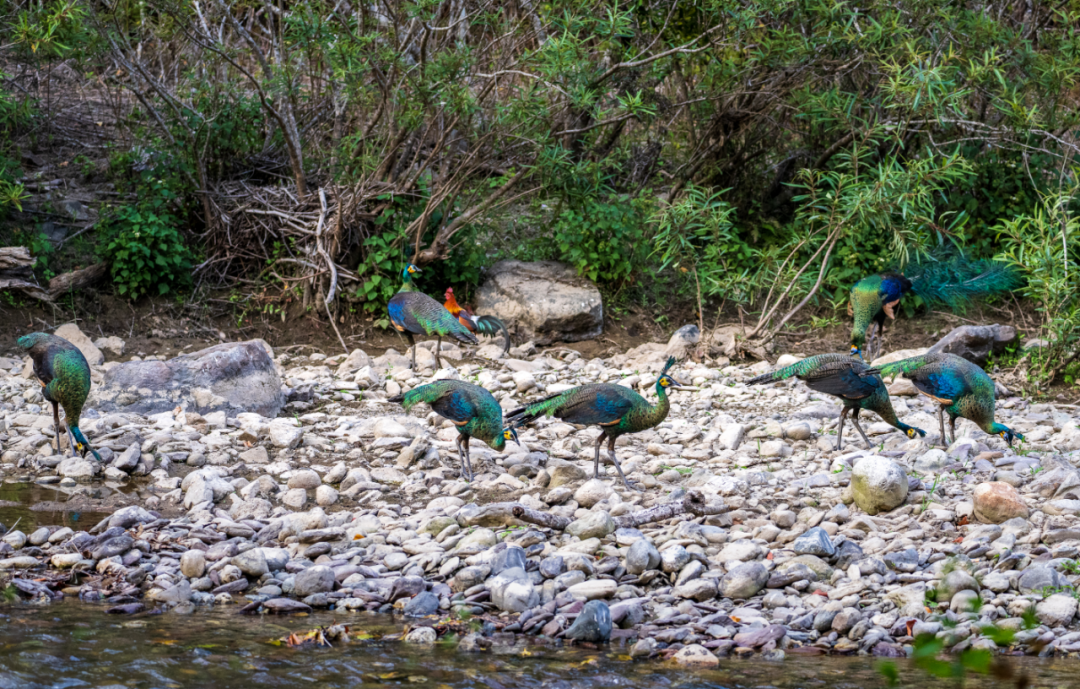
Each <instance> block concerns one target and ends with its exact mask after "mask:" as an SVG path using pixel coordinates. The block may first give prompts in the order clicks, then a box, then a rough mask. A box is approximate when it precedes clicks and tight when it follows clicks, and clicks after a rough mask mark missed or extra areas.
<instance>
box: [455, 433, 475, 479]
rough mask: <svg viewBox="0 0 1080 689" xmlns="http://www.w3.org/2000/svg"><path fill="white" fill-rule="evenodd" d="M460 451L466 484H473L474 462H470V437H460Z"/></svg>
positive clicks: (461, 435)
mask: <svg viewBox="0 0 1080 689" xmlns="http://www.w3.org/2000/svg"><path fill="white" fill-rule="evenodd" d="M458 450H459V451H460V452H461V457H462V459H461V467H462V470H463V471H462V473H463V474H464V477H465V483H472V462H471V461H469V436H468V435H464V434H460V435H458Z"/></svg>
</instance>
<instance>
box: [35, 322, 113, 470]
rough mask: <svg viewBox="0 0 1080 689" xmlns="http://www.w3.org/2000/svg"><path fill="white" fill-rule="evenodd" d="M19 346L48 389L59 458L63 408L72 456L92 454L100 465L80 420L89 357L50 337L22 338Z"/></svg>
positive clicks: (86, 387)
mask: <svg viewBox="0 0 1080 689" xmlns="http://www.w3.org/2000/svg"><path fill="white" fill-rule="evenodd" d="M18 344H19V346H20V347H22V348H23V349H25V350H27V352H28V353H29V354H30V358H31V359H32V360H33V362H34V375H36V376H37V377H38V380H39V381H41V385H42V387H44V388H45V389H44V391H43V392H44V395H45V399H46V400H47V401H48V402H49V403H50V404H52V408H53V423H54V424H55V428H56V452H57V454H59V453H60V433H61V431H60V429H61V426H60V407H63V408H64V428H66V429H67V435H68V444H69V447H70V448H71V456H72V457H74V456H75V452H76V451H78V452H79V453H81V454H82V456H83V457H86V453H87V452H89V453H91V454H93V455H94V458H95V459H96V460H98V461H99V462H100V461H101V455H99V454H98V453H97V450H93V449H91V448H90V442H89V441H88V440H87V439H86V436H85V435H83V432H82V431H81V430H80V429H79V417H80V416H81V415H82V409H83V405H84V404H86V398H87V396H88V395H89V394H90V365H89V364H88V363H86V357H84V356H83V354H82V352H80V351H79V348H78V347H76V346H75V345H73V344H71V343H70V342H68V341H67V340H65V339H64V338H62V337H57V336H56V335H49V334H48V333H30V334H29V335H23V336H22V337H20V338H19V340H18Z"/></svg>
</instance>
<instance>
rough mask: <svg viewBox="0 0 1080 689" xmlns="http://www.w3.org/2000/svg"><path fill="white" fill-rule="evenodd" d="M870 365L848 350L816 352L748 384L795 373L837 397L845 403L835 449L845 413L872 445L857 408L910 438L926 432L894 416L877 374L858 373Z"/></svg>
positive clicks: (812, 386)
mask: <svg viewBox="0 0 1080 689" xmlns="http://www.w3.org/2000/svg"><path fill="white" fill-rule="evenodd" d="M869 368H870V367H869V366H867V365H866V364H865V363H863V362H862V361H860V360H859V359H856V358H855V357H853V356H849V355H847V354H818V355H817V356H812V357H807V358H806V359H803V360H802V361H799V362H797V363H794V364H792V365H791V366H785V367H784V368H781V369H779V370H776V371H773V372H772V373H766V374H764V375H760V376H757V377H756V378H752V379H750V380H749V381H748V382H747V385H760V384H761V383H774V382H776V381H780V380H784V379H787V378H791V377H792V376H794V377H796V378H798V379H799V380H801V381H803V382H804V383H806V386H807V387H809V388H810V389H811V390H817V391H818V392H823V393H825V394H826V395H832V396H833V397H839V398H840V400H841V401H842V402H843V403H844V408H843V410H842V411H841V412H840V426H839V428H837V431H836V449H837V450H839V449H840V448H841V447H843V442H844V419H845V418H847V416H848V414H851V422H852V423H853V424H855V430H857V431H858V432H859V435H861V436H862V439H863V440H865V441H866V446H867V447H868V448H869V447H870V446H871V443H870V439H869V438H867V437H866V433H864V432H863V429H862V426H860V425H859V412H861V411H862V410H863V409H866V410H867V411H872V412H874V413H875V414H877V415H878V416H880V417H881V418H882V419H883V420H884V421H885V422H886V423H887V424H889V425H890V426H894V427H895V428H898V429H900V430H901V431H903V432H904V434H905V435H907V437H909V438H914V437H915V435H916V434H918V435H919V436H925V435H926V431H924V430H922V429H921V428H915V427H914V426H909V425H907V424H906V423H902V422H901V421H900V419H898V418H897V417H896V412H895V411H894V410H893V406H892V401H890V399H889V392H888V391H887V390H886V389H885V384H884V383H883V382H882V380H881V378H880V377H878V376H870V375H867V376H863V375H860V374H862V373H865V372H866V371H867V370H868V369H869Z"/></svg>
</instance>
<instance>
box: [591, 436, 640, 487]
mask: <svg viewBox="0 0 1080 689" xmlns="http://www.w3.org/2000/svg"><path fill="white" fill-rule="evenodd" d="M603 437H604V436H603V435H601V436H600V438H601V439H603ZM596 449H597V450H598V451H599V449H600V446H599V445H597V446H596ZM607 451H608V454H609V455H611V463H612V464H614V465H615V471H617V472H619V478H621V479H622V482H623V485H624V486H626V487H627V488H629V489H630V490H636V491H637V492H639V493H640V492H641V489H640V488H635V487H634V486H632V485H630V482H629V481H627V480H626V474H624V473H623V472H622V467H621V466H619V460H618V458H617V457H616V456H615V438H608V441H607ZM598 456H599V454H598Z"/></svg>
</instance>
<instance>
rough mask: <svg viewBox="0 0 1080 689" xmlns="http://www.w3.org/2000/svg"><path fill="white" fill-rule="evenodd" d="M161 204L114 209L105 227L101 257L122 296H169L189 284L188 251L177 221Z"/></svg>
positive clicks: (145, 204) (190, 255)
mask: <svg viewBox="0 0 1080 689" xmlns="http://www.w3.org/2000/svg"><path fill="white" fill-rule="evenodd" d="M163 205H164V204H161V203H154V202H149V203H144V204H141V205H139V206H131V205H129V206H121V207H120V208H117V209H116V210H115V211H113V213H112V214H111V216H110V217H109V219H108V220H107V221H106V226H105V239H104V242H103V244H104V247H105V248H104V251H102V256H103V258H105V260H107V261H108V262H109V263H110V270H111V271H112V279H113V284H115V285H116V290H117V292H119V293H120V294H121V295H123V296H126V297H128V298H130V299H133V300H134V299H138V298H139V297H141V296H143V295H144V294H158V295H160V294H168V293H169V292H175V291H178V290H180V289H182V288H184V287H188V286H189V285H190V284H191V269H192V259H193V258H194V256H193V254H192V252H191V250H190V249H189V248H188V247H187V245H186V244H185V243H184V239H183V237H182V236H181V234H180V231H179V230H178V229H177V225H178V224H179V221H178V219H177V218H176V217H175V216H173V215H172V214H171V213H169V212H168V210H166V209H165V208H163Z"/></svg>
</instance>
